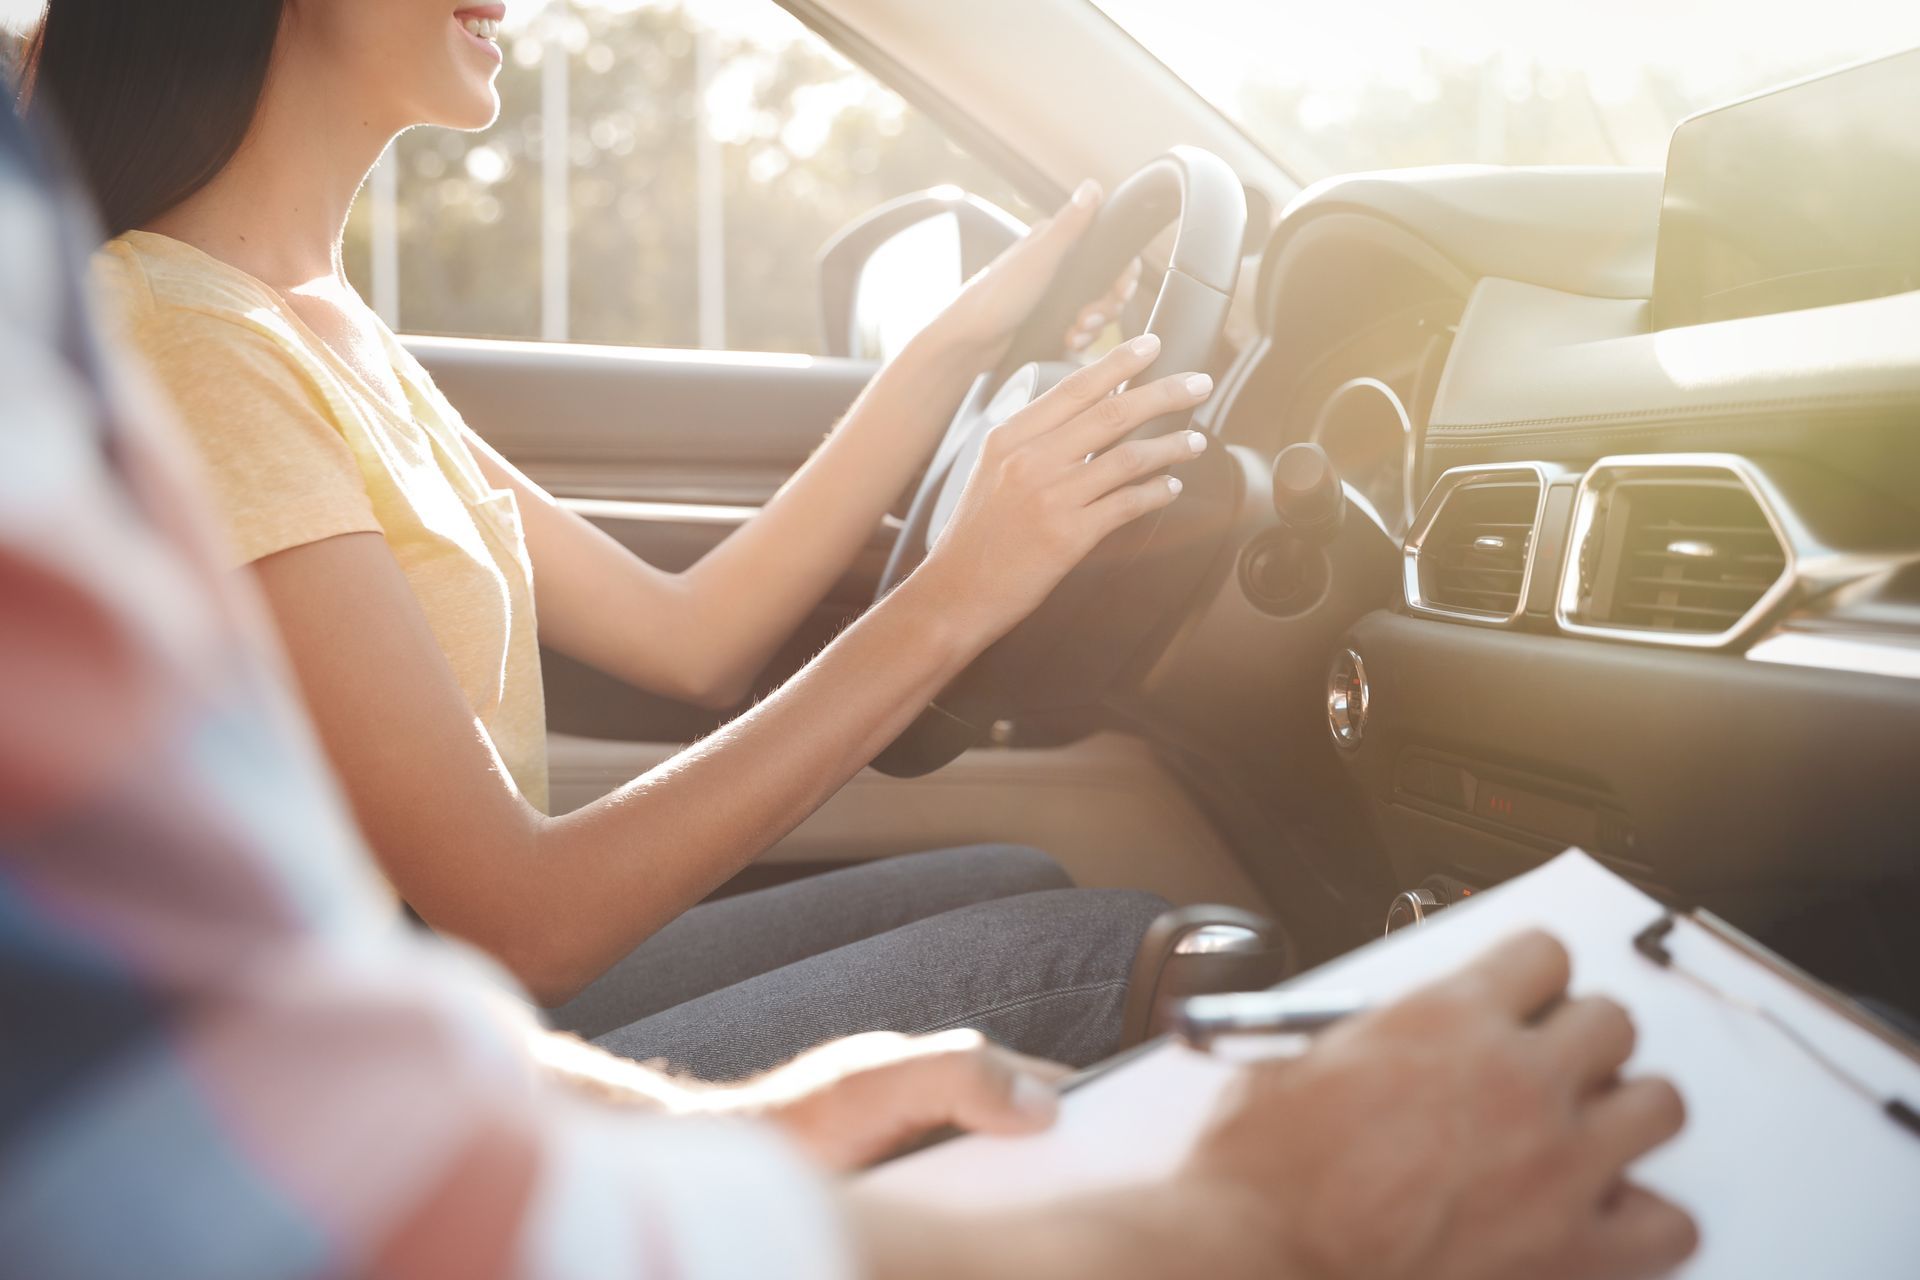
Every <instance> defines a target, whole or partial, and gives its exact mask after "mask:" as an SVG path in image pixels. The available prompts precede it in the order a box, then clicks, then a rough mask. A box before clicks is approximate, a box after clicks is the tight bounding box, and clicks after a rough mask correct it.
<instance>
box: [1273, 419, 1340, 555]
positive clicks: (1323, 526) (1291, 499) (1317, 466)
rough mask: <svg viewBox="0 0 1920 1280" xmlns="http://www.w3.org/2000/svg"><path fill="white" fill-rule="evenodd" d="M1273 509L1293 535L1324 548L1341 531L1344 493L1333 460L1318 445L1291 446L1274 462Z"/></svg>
mask: <svg viewBox="0 0 1920 1280" xmlns="http://www.w3.org/2000/svg"><path fill="white" fill-rule="evenodd" d="M1273 509H1274V511H1275V512H1276V513H1278V515H1279V516H1280V519H1281V521H1282V522H1283V523H1285V524H1286V526H1287V527H1288V528H1289V529H1291V530H1292V531H1293V533H1294V535H1295V536H1296V537H1298V538H1300V539H1301V540H1302V541H1304V542H1311V543H1315V544H1318V545H1324V544H1326V543H1328V542H1331V541H1332V540H1333V535H1334V534H1336V533H1338V532H1339V531H1340V523H1341V521H1342V520H1343V519H1345V518H1346V514H1347V493H1346V490H1344V489H1342V488H1341V487H1340V473H1339V472H1338V471H1336V470H1334V466H1333V459H1332V458H1329V457H1328V456H1327V451H1326V450H1325V449H1322V448H1321V447H1320V446H1319V445H1317V444H1290V445H1288V446H1287V447H1286V448H1284V449H1282V450H1281V451H1280V456H1279V457H1277V458H1275V459H1274V460H1273Z"/></svg>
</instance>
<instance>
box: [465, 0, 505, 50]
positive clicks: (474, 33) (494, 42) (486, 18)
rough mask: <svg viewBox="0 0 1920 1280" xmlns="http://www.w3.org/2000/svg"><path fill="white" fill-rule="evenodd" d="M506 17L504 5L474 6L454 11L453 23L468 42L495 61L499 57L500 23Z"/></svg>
mask: <svg viewBox="0 0 1920 1280" xmlns="http://www.w3.org/2000/svg"><path fill="white" fill-rule="evenodd" d="M506 16H507V6H506V5H504V4H476V5H468V6H467V7H466V8H464V9H456V10H455V11H454V14H453V21H454V23H455V24H456V25H457V26H458V27H459V28H460V30H461V31H462V32H463V33H465V35H466V37H467V38H468V39H469V40H471V41H473V43H474V44H476V45H478V46H480V47H481V48H482V49H485V50H486V51H487V53H488V55H489V56H490V57H492V58H494V59H496V60H497V59H499V58H500V56H501V54H500V44H499V37H500V23H501V21H502V20H503V19H505V18H506Z"/></svg>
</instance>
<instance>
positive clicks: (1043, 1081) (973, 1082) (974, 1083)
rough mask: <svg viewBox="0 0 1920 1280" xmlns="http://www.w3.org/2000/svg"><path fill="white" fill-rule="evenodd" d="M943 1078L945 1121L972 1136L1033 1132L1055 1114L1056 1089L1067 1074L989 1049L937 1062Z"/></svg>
mask: <svg viewBox="0 0 1920 1280" xmlns="http://www.w3.org/2000/svg"><path fill="white" fill-rule="evenodd" d="M940 1062H941V1064H942V1066H943V1067H944V1068H945V1070H946V1073H947V1082H946V1095H947V1099H948V1119H949V1120H951V1121H952V1123H954V1124H956V1125H958V1126H960V1127H961V1128H962V1129H968V1130H971V1131H973V1132H975V1133H1032V1132H1034V1131H1036V1130H1039V1129H1045V1128H1047V1127H1048V1126H1049V1125H1051V1124H1052V1123H1053V1121H1054V1118H1055V1117H1056V1116H1057V1115H1058V1114H1059V1113H1060V1094H1059V1091H1058V1089H1056V1088H1055V1082H1056V1081H1058V1080H1059V1079H1060V1078H1061V1077H1062V1076H1063V1075H1064V1074H1065V1072H1066V1069H1065V1068H1064V1067H1057V1066H1056V1065H1055V1064H1053V1063H1044V1062H1038V1061H1036V1060H1034V1059H1030V1058H1024V1057H1021V1056H1020V1055H1018V1054H1014V1053H1009V1052H1007V1051H1006V1050H1005V1049H1001V1048H998V1047H996V1046H993V1045H982V1046H980V1047H979V1048H977V1049H973V1050H968V1051H965V1052H960V1053H954V1054H951V1055H949V1056H947V1057H945V1058H943V1059H940Z"/></svg>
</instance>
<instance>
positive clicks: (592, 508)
mask: <svg viewBox="0 0 1920 1280" xmlns="http://www.w3.org/2000/svg"><path fill="white" fill-rule="evenodd" d="M554 501H555V502H557V503H559V504H560V506H561V507H563V508H564V509H566V510H568V511H571V512H573V513H574V514H575V515H577V516H584V517H586V518H587V519H589V520H632V521H636V522H640V523H654V524H712V525H728V526H731V527H735V528H737V527H739V526H740V525H743V524H745V523H746V522H747V521H749V520H751V519H753V518H754V517H755V516H757V515H759V514H760V508H759V507H748V506H731V505H725V504H720V503H706V502H636V501H630V500H628V499H626V498H555V499H554ZM880 527H881V528H882V529H885V530H886V531H887V532H888V533H890V534H897V533H899V532H900V531H901V530H902V529H904V528H906V521H904V520H902V519H901V518H900V517H899V516H896V515H894V514H893V513H892V512H891V511H889V512H888V513H887V514H885V515H883V516H881V517H880Z"/></svg>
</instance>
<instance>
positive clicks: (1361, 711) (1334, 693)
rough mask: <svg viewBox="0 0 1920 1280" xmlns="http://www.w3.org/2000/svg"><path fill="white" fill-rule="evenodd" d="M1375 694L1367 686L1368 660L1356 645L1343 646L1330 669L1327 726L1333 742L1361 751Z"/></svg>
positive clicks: (1341, 747)
mask: <svg viewBox="0 0 1920 1280" xmlns="http://www.w3.org/2000/svg"><path fill="white" fill-rule="evenodd" d="M1372 697H1373V694H1372V690H1370V689H1369V688H1368V687H1367V664H1366V663H1364V662H1362V661H1361V660H1360V655H1359V654H1358V653H1356V652H1354V651H1353V650H1352V649H1342V650H1341V651H1340V652H1339V653H1338V654H1336V655H1335V656H1334V659H1333V665H1332V666H1331V667H1329V668H1328V670H1327V728H1328V730H1329V731H1330V732H1331V733H1332V734H1333V745H1334V746H1336V747H1339V748H1340V749H1341V750H1342V751H1357V750H1359V748H1360V743H1361V741H1362V740H1363V739H1364V738H1365V737H1366V734H1367V710H1368V704H1369V703H1370V702H1371V700H1372Z"/></svg>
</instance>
